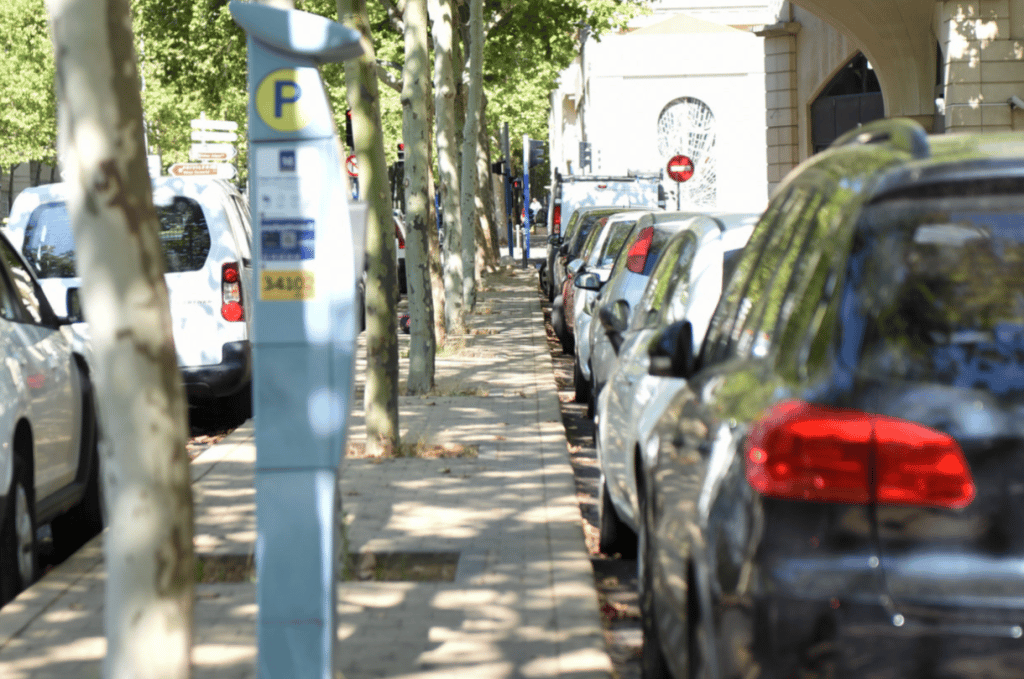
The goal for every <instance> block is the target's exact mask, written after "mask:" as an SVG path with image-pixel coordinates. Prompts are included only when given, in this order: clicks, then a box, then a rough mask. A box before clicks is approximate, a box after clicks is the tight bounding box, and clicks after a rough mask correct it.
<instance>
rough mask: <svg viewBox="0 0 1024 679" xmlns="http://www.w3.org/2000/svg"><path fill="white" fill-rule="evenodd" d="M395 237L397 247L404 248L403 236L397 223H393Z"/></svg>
mask: <svg viewBox="0 0 1024 679" xmlns="http://www.w3.org/2000/svg"><path fill="white" fill-rule="evenodd" d="M395 239H396V240H397V241H398V249H399V250H404V249H405V238H403V237H402V230H401V229H400V228H398V224H395Z"/></svg>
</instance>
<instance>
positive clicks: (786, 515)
mask: <svg viewBox="0 0 1024 679" xmlns="http://www.w3.org/2000/svg"><path fill="white" fill-rule="evenodd" d="M1022 196H1024V142H1022V141H1021V139H1020V137H1019V136H1012V135H1004V136H997V135H959V136H935V137H930V136H928V135H927V134H925V132H924V130H923V129H922V128H921V127H920V126H919V125H918V124H917V123H915V122H913V121H909V120H885V121H878V122H876V123H871V124H868V125H865V126H863V127H860V128H858V129H856V130H854V131H852V132H850V133H848V134H847V135H845V136H843V137H840V138H839V139H838V140H837V141H836V142H835V143H834V144H833V145H832V146H831V147H830V148H829V149H828V150H826V151H824V152H822V153H819V154H818V155H816V156H814V157H812V158H811V159H809V160H808V161H806V162H805V163H804V164H802V165H801V166H799V167H798V168H797V169H796V170H794V171H793V172H792V173H791V174H790V175H789V176H788V177H787V178H786V179H785V181H783V182H782V183H781V185H780V186H779V187H778V188H777V190H776V191H775V193H774V195H773V197H772V199H771V200H770V202H769V205H768V207H767V209H766V211H765V212H764V213H763V214H762V215H759V216H756V215H725V214H708V213H705V214H698V213H689V214H688V213H679V212H676V213H672V212H657V211H650V212H645V213H641V214H640V215H639V217H638V218H636V224H635V225H634V227H633V228H632V230H631V231H630V233H629V235H628V237H627V238H625V239H624V241H623V243H622V246H621V249H620V251H619V254H618V256H617V257H616V258H615V263H614V265H613V266H612V267H611V269H610V271H608V272H605V271H604V270H602V269H601V268H600V267H597V266H595V264H594V263H593V262H594V260H593V259H592V258H588V259H586V260H584V261H581V262H579V263H576V262H573V263H570V264H569V265H568V266H569V268H570V269H573V270H574V282H573V284H574V286H575V287H576V295H577V299H579V298H581V297H584V296H583V295H580V291H581V290H586V291H587V295H590V296H591V297H589V298H588V299H587V301H585V302H584V306H589V309H588V311H587V312H585V313H580V311H581V310H580V308H579V305H578V304H577V305H576V306H575V307H574V309H575V310H576V313H575V319H574V320H578V319H579V318H580V317H581V316H585V315H589V316H590V317H597V318H598V319H599V321H600V322H599V323H594V322H592V321H591V322H590V333H591V336H590V342H589V346H587V348H586V353H579V351H580V349H581V347H583V346H584V345H583V343H581V342H579V335H578V333H579V331H580V327H579V325H578V324H577V325H576V326H575V331H576V333H577V335H576V342H575V344H573V343H566V344H565V345H564V348H565V350H567V351H572V350H573V349H574V348H575V350H576V351H577V352H578V353H577V356H576V360H577V365H584V364H587V365H588V369H589V375H590V376H589V381H590V383H591V385H592V386H590V387H589V388H588V387H587V385H586V384H585V381H586V380H587V378H582V375H581V374H580V373H581V372H582V371H577V374H576V378H577V379H578V380H580V379H581V378H582V380H583V381H584V384H582V385H581V384H579V383H578V384H577V397H578V398H581V399H585V398H587V397H588V396H589V398H590V399H591V400H592V401H594V402H595V409H594V416H595V420H596V434H595V438H596V444H597V449H598V458H599V461H600V466H601V502H600V517H601V518H600V547H601V549H602V550H603V551H606V552H608V553H616V552H617V553H621V554H623V555H630V554H633V553H635V554H636V557H637V570H638V582H639V588H640V601H641V610H642V619H643V633H644V651H643V676H644V677H647V678H651V677H666V676H671V677H677V678H680V679H681V678H683V677H707V678H719V679H730V678H733V677H745V678H749V679H760V678H764V679H767V678H769V677H771V678H776V677H778V678H788V677H836V678H842V677H858V678H862V677H863V678H869V679H874V678H877V679H897V678H902V677H928V678H938V677H942V678H943V679H961V678H962V679H967V678H969V677H970V678H974V677H981V676H984V677H990V678H993V679H1009V678H1010V677H1020V676H1024V651H1022V649H1024V632H1022V629H1024V575H1022V574H1024V532H1022V531H1021V530H1020V525H1021V524H1022V522H1024V424H1022V423H1024V358H1022V357H1024V277H1022V274H1021V272H1022V271H1024V197H1022ZM613 219H614V217H608V218H607V219H606V220H605V226H604V228H607V224H608V223H610V222H612V221H613ZM656 242H659V243H660V245H659V246H658V248H657V253H654V254H652V251H653V250H655V243H656ZM650 259H654V260H656V261H653V262H651V261H648V260H650ZM590 268H593V271H589V270H588V269H590ZM627 276H631V277H634V278H633V282H632V285H633V286H634V287H633V288H632V290H634V292H630V293H628V294H627V293H626V292H625V291H624V290H625V287H621V288H618V291H616V292H614V293H613V292H612V291H613V290H616V286H617V285H620V284H618V283H617V277H627ZM637 289H639V290H640V292H635V290H637ZM595 330H596V332H595ZM602 343H605V345H606V346H607V354H608V356H610V357H611V358H605V357H604V355H603V354H601V353H600V352H601V349H599V348H598V345H601V344H602ZM599 366H601V367H599ZM595 399H596V401H595Z"/></svg>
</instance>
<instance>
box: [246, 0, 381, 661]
mask: <svg viewBox="0 0 1024 679" xmlns="http://www.w3.org/2000/svg"><path fill="white" fill-rule="evenodd" d="M230 10H231V15H232V17H233V18H234V20H235V22H236V23H238V25H239V26H241V27H242V28H243V29H244V30H245V31H246V33H247V35H248V53H249V186H250V188H249V200H250V209H251V210H252V224H253V240H254V247H253V255H254V260H255V261H254V270H255V272H256V275H257V280H258V284H257V285H256V286H255V288H256V299H255V300H254V304H253V305H252V307H251V308H253V313H254V316H253V331H252V344H253V380H252V382H253V411H254V419H255V429H256V434H255V438H256V470H255V480H254V483H255V489H256V528H257V537H256V574H257V587H256V600H257V604H258V606H259V616H258V623H257V637H258V646H259V656H258V660H257V676H259V677H261V678H262V679H276V678H281V679H285V678H287V679H294V678H295V677H318V678H323V679H328V678H332V677H334V676H335V674H336V671H335V669H334V668H335V645H336V635H337V632H336V613H335V607H336V600H337V579H338V577H337V576H338V573H337V571H338V564H339V558H338V556H339V555H338V554H337V550H339V549H341V539H340V530H341V521H342V516H341V513H340V511H339V505H340V498H339V496H338V474H339V470H340V464H341V457H342V455H343V450H344V445H345V439H346V435H347V426H348V413H349V410H350V407H349V406H350V403H351V399H352V384H353V369H354V364H353V358H354V355H355V342H356V333H357V328H358V320H359V319H358V318H357V306H356V279H357V272H360V271H361V270H362V249H363V246H362V240H361V239H356V238H354V237H353V228H352V223H351V219H350V217H349V209H348V203H347V199H346V194H348V193H349V185H348V180H347V178H346V177H344V176H343V174H342V162H343V159H344V156H343V155H342V153H341V147H340V142H339V139H338V134H337V130H336V128H335V125H334V116H333V115H332V112H331V106H330V103H329V101H328V99H327V95H326V92H325V91H324V87H323V83H322V81H321V79H320V72H319V69H318V65H319V64H323V63H328V62H336V61H342V60H346V59H351V58H354V57H357V56H359V55H360V54H361V53H362V47H361V46H360V43H359V38H360V34H359V33H358V32H357V31H354V30H352V29H349V28H346V27H344V26H342V25H340V24H338V23H336V22H333V21H330V20H329V19H325V18H324V17H320V16H317V15H313V14H308V13H305V12H300V11H296V10H281V9H276V8H273V7H269V6H266V5H258V4H252V3H244V2H239V1H238V0H232V2H231V4H230ZM357 240H358V244H357Z"/></svg>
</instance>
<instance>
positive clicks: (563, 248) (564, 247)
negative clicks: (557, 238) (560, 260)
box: [558, 243, 569, 257]
mask: <svg viewBox="0 0 1024 679" xmlns="http://www.w3.org/2000/svg"><path fill="white" fill-rule="evenodd" d="M558 254H560V255H562V256H563V257H565V256H566V255H568V254H569V244H568V243H562V244H561V245H560V246H559V247H558Z"/></svg>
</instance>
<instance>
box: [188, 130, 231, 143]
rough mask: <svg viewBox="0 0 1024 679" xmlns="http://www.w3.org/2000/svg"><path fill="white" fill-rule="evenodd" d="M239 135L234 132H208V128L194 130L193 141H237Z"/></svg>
mask: <svg viewBox="0 0 1024 679" xmlns="http://www.w3.org/2000/svg"><path fill="white" fill-rule="evenodd" d="M237 140H238V135H237V134H235V133H234V132H208V131H207V130H192V141H237Z"/></svg>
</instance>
